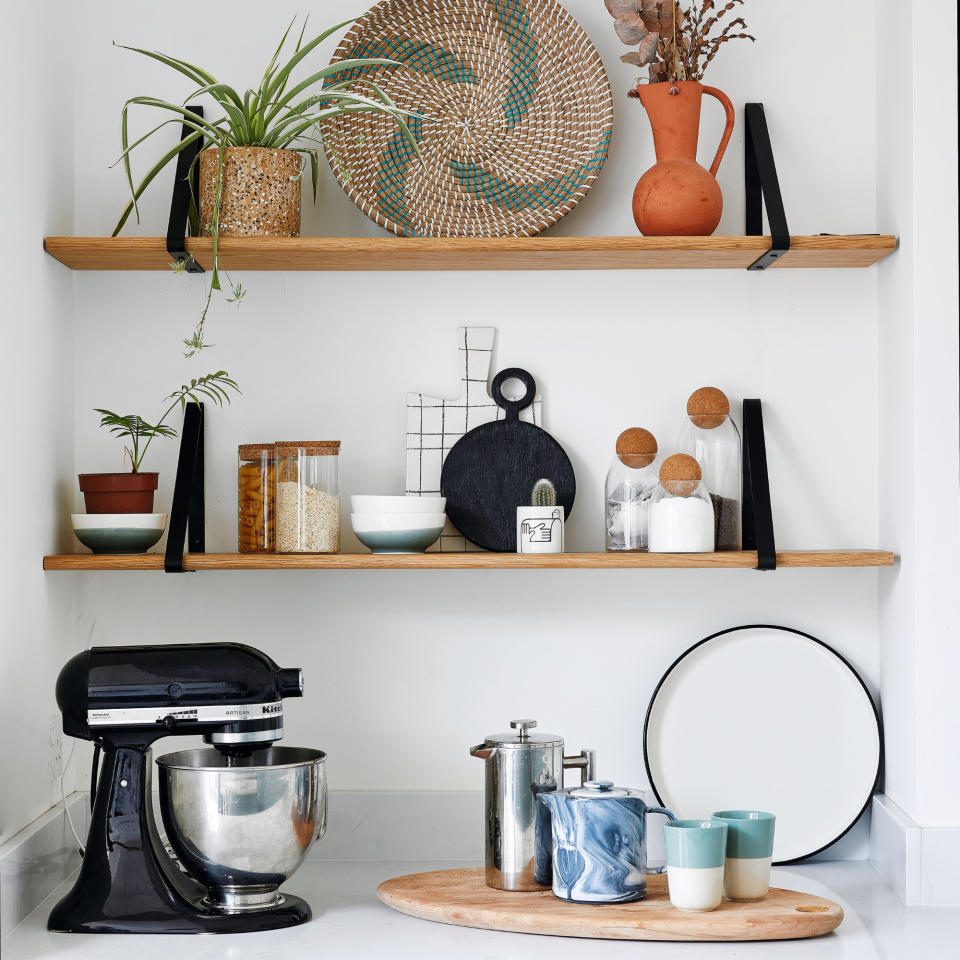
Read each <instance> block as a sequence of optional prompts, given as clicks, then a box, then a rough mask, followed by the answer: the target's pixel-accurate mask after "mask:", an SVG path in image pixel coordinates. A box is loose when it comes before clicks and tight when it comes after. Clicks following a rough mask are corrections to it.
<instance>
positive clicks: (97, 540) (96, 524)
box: [72, 513, 167, 553]
mask: <svg viewBox="0 0 960 960" xmlns="http://www.w3.org/2000/svg"><path fill="white" fill-rule="evenodd" d="M72 519H73V532H74V533H75V534H76V535H77V539H78V540H79V541H80V542H81V543H82V544H83V545H84V546H85V547H89V548H90V549H91V550H92V551H93V552H94V553H146V552H147V550H149V549H150V547H152V546H153V545H154V544H155V543H156V542H157V541H158V540H159V539H160V538H161V537H162V536H163V529H164V527H165V526H166V525H167V515H166V514H165V513H74V514H72Z"/></svg>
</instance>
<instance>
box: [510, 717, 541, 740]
mask: <svg viewBox="0 0 960 960" xmlns="http://www.w3.org/2000/svg"><path fill="white" fill-rule="evenodd" d="M536 725H537V721H536V720H511V721H510V726H511V728H512V729H514V730H519V731H520V739H521V740H526V739H527V731H528V730H532V729H533V728H534V727H535V726H536Z"/></svg>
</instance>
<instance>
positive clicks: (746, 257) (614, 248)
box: [44, 234, 897, 271]
mask: <svg viewBox="0 0 960 960" xmlns="http://www.w3.org/2000/svg"><path fill="white" fill-rule="evenodd" d="M186 245H187V250H188V251H189V252H190V253H192V254H193V255H194V257H195V258H196V260H197V262H198V263H200V265H201V266H203V267H204V268H209V267H210V263H211V251H212V247H213V241H212V240H210V239H209V238H201V239H191V238H188V239H187V241H186ZM770 246H771V239H770V237H639V236H637V237H542V236H541V237H469V238H464V239H457V238H447V237H442V238H440V237H437V238H432V237H372V238H363V237H223V238H222V239H221V240H220V266H221V267H223V268H224V269H227V270H673V269H688V270H716V269H726V270H737V269H746V268H747V267H749V266H750V265H751V264H752V263H754V262H755V261H756V260H757V258H758V257H760V256H761V255H762V254H763V253H764V252H765V251H767V250H769V249H770ZM896 248H897V238H896V237H894V236H880V235H872V234H868V235H863V236H834V235H827V236H813V237H792V238H791V241H790V250H789V251H788V252H787V253H786V254H784V256H783V257H781V258H780V259H779V260H778V261H776V263H774V264H773V266H772V268H773V269H783V268H787V267H800V268H814V267H869V266H871V265H872V264H874V263H876V262H877V261H878V260H882V259H883V258H884V257H886V256H887V255H889V254H890V253H892V252H893V251H894V250H896ZM44 249H45V250H46V251H47V253H49V254H50V256H52V257H55V258H56V259H57V260H59V261H60V262H61V263H64V264H66V265H67V266H68V267H70V268H71V269H72V270H165V271H169V269H170V262H171V257H170V254H169V253H167V247H166V239H165V238H163V237H47V238H46V240H45V241H44Z"/></svg>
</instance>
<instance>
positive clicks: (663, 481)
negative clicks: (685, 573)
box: [648, 453, 715, 553]
mask: <svg viewBox="0 0 960 960" xmlns="http://www.w3.org/2000/svg"><path fill="white" fill-rule="evenodd" d="M649 526H650V532H649V540H648V543H649V547H650V552H651V553H712V552H713V549H714V544H715V529H714V515H713V504H712V503H711V501H710V495H709V493H707V491H706V489H705V487H704V485H703V482H702V479H701V473H700V465H699V464H698V463H697V461H696V460H695V459H694V458H693V457H690V456H687V455H686V454H683V453H676V454H674V455H673V456H672V457H668V458H667V459H666V460H664V462H663V466H662V467H661V468H660V485H659V486H658V487H657V489H656V490H655V491H654V494H653V496H652V497H651V499H650V518H649Z"/></svg>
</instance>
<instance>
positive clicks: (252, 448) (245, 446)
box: [237, 443, 273, 460]
mask: <svg viewBox="0 0 960 960" xmlns="http://www.w3.org/2000/svg"><path fill="white" fill-rule="evenodd" d="M264 454H267V456H268V457H269V458H270V459H271V460H272V459H273V444H272V443H241V444H240V445H239V446H238V447H237V456H238V457H239V458H240V459H241V460H260V459H261V458H262V457H263V455H264Z"/></svg>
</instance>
